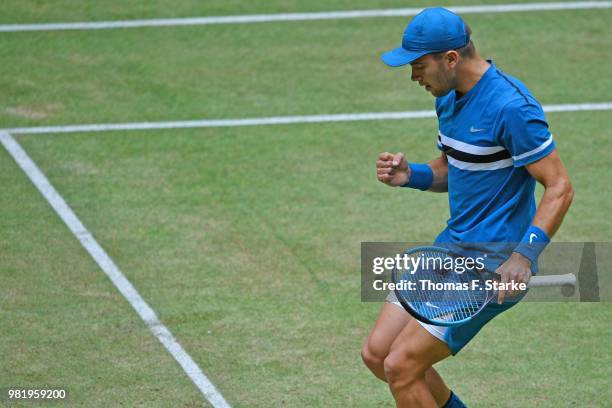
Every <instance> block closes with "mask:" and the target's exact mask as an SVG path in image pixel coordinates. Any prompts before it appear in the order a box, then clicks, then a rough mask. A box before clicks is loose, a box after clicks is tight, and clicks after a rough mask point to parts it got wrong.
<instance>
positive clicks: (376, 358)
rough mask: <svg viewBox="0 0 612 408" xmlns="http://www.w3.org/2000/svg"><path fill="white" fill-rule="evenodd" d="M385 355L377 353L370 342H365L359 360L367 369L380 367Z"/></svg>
mask: <svg viewBox="0 0 612 408" xmlns="http://www.w3.org/2000/svg"><path fill="white" fill-rule="evenodd" d="M385 357H386V355H383V353H381V352H380V351H379V352H378V353H377V352H376V348H375V347H372V345H371V344H370V341H369V340H368V341H366V342H365V343H364V345H363V347H362V348H361V359H362V360H363V362H364V364H365V365H366V366H368V367H369V368H376V367H382V365H383V361H384V360H385Z"/></svg>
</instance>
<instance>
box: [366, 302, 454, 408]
mask: <svg viewBox="0 0 612 408" xmlns="http://www.w3.org/2000/svg"><path fill="white" fill-rule="evenodd" d="M411 320H414V319H413V317H412V316H410V315H409V314H408V313H407V312H406V311H405V310H404V309H402V308H401V307H398V306H396V305H393V304H391V303H389V302H385V303H384V305H383V307H382V309H381V311H380V314H379V316H378V319H377V320H376V323H375V325H374V328H373V329H372V331H371V332H370V335H369V337H368V339H367V340H366V342H365V344H364V346H363V349H362V352H361V355H362V358H363V361H364V363H365V364H366V366H367V367H368V368H369V369H370V371H372V373H374V375H375V376H376V377H378V378H380V379H381V380H382V381H385V382H387V378H386V376H385V369H384V361H385V358H387V356H388V355H389V350H390V348H391V344H393V341H395V339H396V338H397V336H398V335H399V334H400V332H401V331H402V330H403V329H404V328H405V327H406V326H407V324H408V323H409V322H410V321H411ZM425 382H426V383H427V385H428V386H429V388H430V391H431V394H432V395H433V397H434V399H435V400H436V403H437V404H438V406H442V405H444V403H445V402H446V401H448V398H449V397H450V390H449V389H448V387H447V386H446V385H445V384H444V381H442V378H441V377H440V375H439V374H438V373H437V372H436V370H435V369H434V368H432V367H430V368H429V369H427V370H426V371H425Z"/></svg>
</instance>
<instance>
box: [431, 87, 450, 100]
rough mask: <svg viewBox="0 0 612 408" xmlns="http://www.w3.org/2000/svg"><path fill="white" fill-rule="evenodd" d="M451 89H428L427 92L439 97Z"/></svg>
mask: <svg viewBox="0 0 612 408" xmlns="http://www.w3.org/2000/svg"><path fill="white" fill-rule="evenodd" d="M450 91H451V90H450V89H444V90H439V89H430V90H429V92H430V93H431V94H432V95H433V96H435V97H436V98H440V97H442V96H445V95H447V94H448V93H449V92H450Z"/></svg>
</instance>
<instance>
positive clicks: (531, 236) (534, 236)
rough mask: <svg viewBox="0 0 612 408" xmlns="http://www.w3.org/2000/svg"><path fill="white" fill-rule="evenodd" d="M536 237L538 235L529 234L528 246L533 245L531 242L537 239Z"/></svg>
mask: <svg viewBox="0 0 612 408" xmlns="http://www.w3.org/2000/svg"><path fill="white" fill-rule="evenodd" d="M537 237H538V235H537V234H534V233H533V232H532V233H531V234H529V243H530V244H533V240H534V239H535V238H537Z"/></svg>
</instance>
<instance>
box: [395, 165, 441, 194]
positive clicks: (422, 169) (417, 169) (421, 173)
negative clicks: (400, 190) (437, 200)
mask: <svg viewBox="0 0 612 408" xmlns="http://www.w3.org/2000/svg"><path fill="white" fill-rule="evenodd" d="M408 167H410V179H408V182H407V183H406V184H404V185H403V186H402V187H410V188H417V189H419V190H423V191H425V190H427V189H429V187H431V185H432V183H433V171H432V170H431V167H429V165H427V164H409V165H408Z"/></svg>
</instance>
